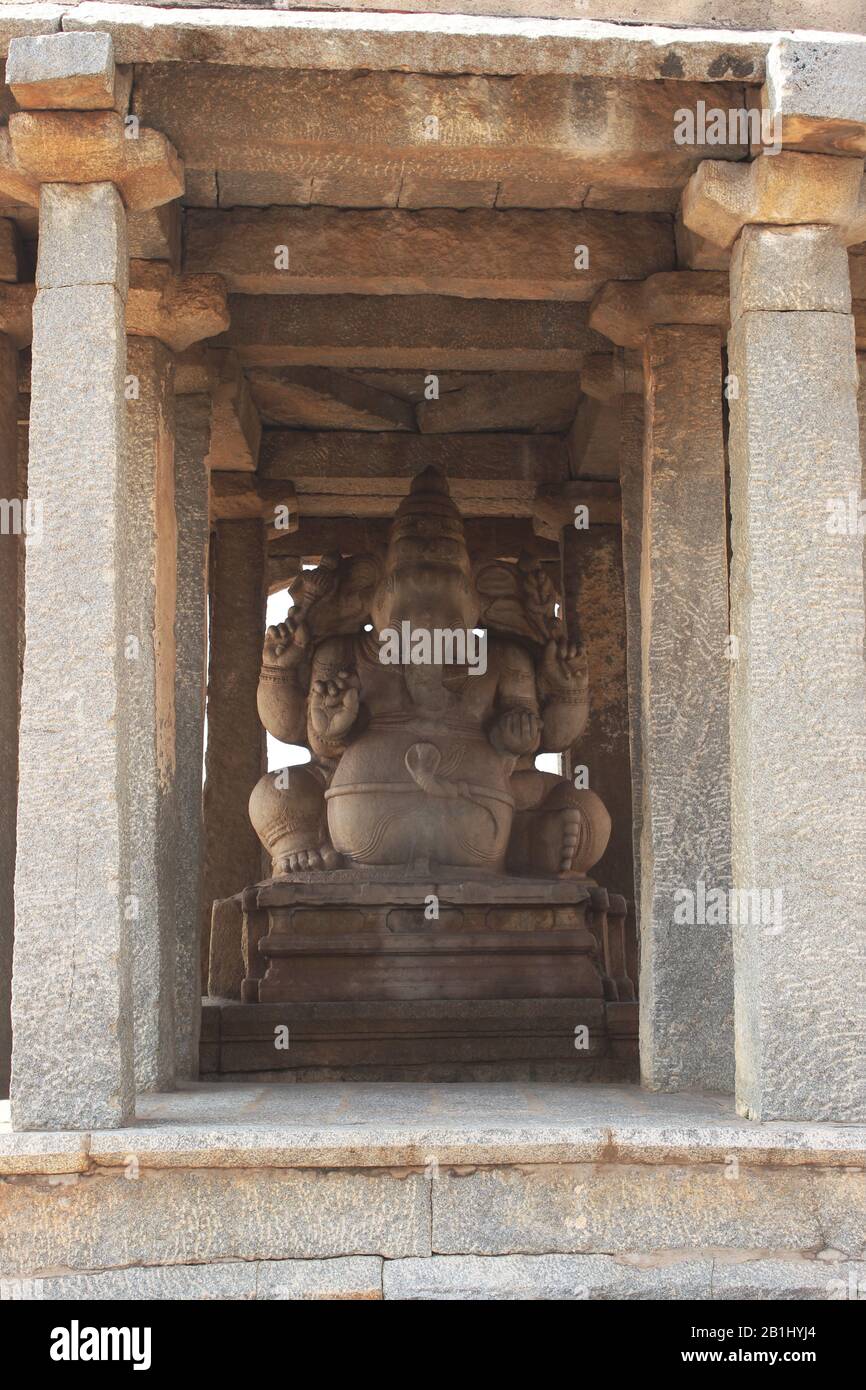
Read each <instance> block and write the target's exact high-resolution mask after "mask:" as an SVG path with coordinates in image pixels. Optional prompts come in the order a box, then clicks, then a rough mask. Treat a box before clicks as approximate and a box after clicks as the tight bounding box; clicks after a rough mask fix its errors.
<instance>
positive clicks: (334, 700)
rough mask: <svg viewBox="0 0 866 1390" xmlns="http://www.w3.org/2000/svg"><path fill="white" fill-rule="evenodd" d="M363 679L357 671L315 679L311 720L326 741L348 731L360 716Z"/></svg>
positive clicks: (341, 672) (321, 737) (311, 698)
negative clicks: (325, 678)
mask: <svg viewBox="0 0 866 1390" xmlns="http://www.w3.org/2000/svg"><path fill="white" fill-rule="evenodd" d="M360 700H361V695H360V681H359V680H358V677H357V675H356V674H355V672H354V671H338V672H337V675H336V676H334V677H332V678H331V679H329V680H316V681H313V685H312V689H311V691H310V723H311V724H312V726H313V729H314V730H315V732H316V733H317V734H318V736H319V738H320V739H322V740H323V741H325V742H332V741H333V740H335V739H340V738H342V737H343V735H344V734H346V733H348V731H349V729H351V727H352V725H353V724H354V722H355V720H356V719H357V717H358V708H359V706H360Z"/></svg>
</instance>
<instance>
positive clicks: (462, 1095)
mask: <svg viewBox="0 0 866 1390" xmlns="http://www.w3.org/2000/svg"><path fill="white" fill-rule="evenodd" d="M864 1148H866V1128H864V1127H856V1126H840V1125H833V1124H825V1123H794V1122H790V1121H777V1122H774V1123H769V1124H763V1125H762V1124H758V1123H756V1122H755V1121H750V1120H743V1119H740V1118H739V1117H738V1116H737V1115H736V1114H735V1113H734V1111H733V1106H732V1102H731V1100H730V1098H728V1097H718V1096H705V1095H703V1096H702V1095H677V1096H670V1095H660V1094H655V1093H650V1092H644V1091H641V1090H639V1089H638V1088H637V1087H633V1086H568V1085H535V1084H522V1085H504V1084H503V1085H495V1084H494V1085H474V1084H461V1085H414V1084H413V1085H398V1084H391V1085H367V1084H358V1085H352V1086H349V1085H346V1086H342V1085H339V1084H336V1085H335V1084H334V1083H333V1082H329V1083H327V1084H324V1085H308V1086H292V1085H289V1086H287V1085H279V1084H276V1085H275V1084H271V1085H268V1086H252V1085H240V1084H232V1083H218V1084H208V1083H200V1084H198V1085H196V1086H193V1087H191V1088H189V1089H186V1090H182V1091H178V1092H175V1093H172V1094H162V1095H148V1096H142V1097H140V1098H139V1102H138V1118H137V1120H136V1121H135V1123H134V1124H132V1125H130V1126H129V1127H127V1128H125V1129H121V1130H112V1131H95V1132H93V1133H89V1134H71V1133H12V1132H10V1131H9V1129H8V1125H7V1126H4V1125H3V1124H2V1121H0V1174H2V1176H0V1297H2V1298H4V1299H36V1298H46V1299H68V1298H73V1299H79V1300H89V1299H105V1298H107V1299H118V1300H121V1299H142V1298H144V1299H187V1300H200V1299H223V1300H236V1299H265V1300H279V1299H322V1298H327V1299H336V1298H359V1299H380V1298H383V1297H384V1298H386V1299H404V1300H405V1299H443V1300H450V1299H463V1300H466V1299H477V1300H500V1299H568V1300H597V1299H677V1300H687V1299H701V1300H728V1299H738V1298H744V1299H750V1300H751V1299H803V1298H806V1299H832V1300H850V1299H863V1297H864V1295H866V1261H864V1255H866V1249H864V1246H866V1227H864V1201H863V1196H864V1191H866V1155H864Z"/></svg>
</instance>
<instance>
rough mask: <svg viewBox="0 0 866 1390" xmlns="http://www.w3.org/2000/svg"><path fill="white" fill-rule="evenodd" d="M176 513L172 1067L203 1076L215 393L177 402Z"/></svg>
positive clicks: (192, 1077) (184, 1074) (193, 1076)
mask: <svg viewBox="0 0 866 1390" xmlns="http://www.w3.org/2000/svg"><path fill="white" fill-rule="evenodd" d="M175 414H176V435H175V512H176V516H177V536H178V549H177V616H176V622H175V635H176V641H177V680H176V698H175V707H176V719H177V725H176V740H177V779H176V784H175V793H176V799H177V855H176V860H177V880H176V894H175V902H176V911H175V952H176V954H175V980H174V986H175V1005H174V1015H175V1017H174V1025H175V1067H176V1072H177V1076H178V1077H179V1078H180V1077H184V1078H186V1079H188V1080H195V1079H196V1078H197V1077H198V1046H199V1029H200V1022H201V995H202V985H201V964H200V960H201V951H200V945H199V936H200V932H201V912H202V907H201V904H202V845H203V838H204V837H203V820H202V767H203V754H204V712H205V691H206V682H207V563H208V541H209V522H208V470H207V468H206V466H205V458H206V457H207V452H208V448H209V444H210V414H211V402H210V396H207V395H205V394H203V393H201V394H198V393H196V394H191V395H185V396H178V398H177V400H176V402H175Z"/></svg>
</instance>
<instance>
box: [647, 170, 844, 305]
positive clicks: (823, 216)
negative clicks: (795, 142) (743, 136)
mask: <svg viewBox="0 0 866 1390" xmlns="http://www.w3.org/2000/svg"><path fill="white" fill-rule="evenodd" d="M682 217H683V222H684V223H685V225H686V227H688V228H689V229H690V230H691V231H692V232H695V233H696V234H697V235H698V236H701V237H704V238H705V239H706V240H707V241H710V242H713V243H714V244H715V245H716V246H726V247H727V246H733V244H734V242H735V241H736V239H737V237H738V236H739V234H740V232H741V230H742V228H743V227H744V226H746V225H747V224H749V223H758V224H761V225H762V226H775V227H787V226H823V227H828V226H829V227H837V228H838V229H839V237H840V240H841V241H842V242H843V243H844V244H845V245H847V246H853V245H855V244H856V243H857V242H860V241H864V240H866V187H864V179H863V161H862V159H840V158H834V157H828V156H827V155H820V154H800V153H798V152H796V151H793V150H782V151H781V152H780V153H778V154H767V153H764V154H762V155H760V156H759V157H758V158H757V159H754V160H753V161H752V162H751V164H728V163H725V162H724V161H723V160H720V159H705V160H704V161H703V163H702V164H699V165H698V168H697V170H696V171H695V173H694V174H693V175H692V177H691V178H690V179H689V181H688V183H687V184H686V187H685V189H684V191H683V201H682ZM652 278H653V279H659V278H660V277H658V276H653V277H652Z"/></svg>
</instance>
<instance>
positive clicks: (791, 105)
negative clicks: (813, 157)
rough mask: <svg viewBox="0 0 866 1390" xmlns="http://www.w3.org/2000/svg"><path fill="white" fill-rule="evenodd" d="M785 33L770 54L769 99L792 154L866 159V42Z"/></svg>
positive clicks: (767, 102)
mask: <svg viewBox="0 0 866 1390" xmlns="http://www.w3.org/2000/svg"><path fill="white" fill-rule="evenodd" d="M855 35H857V28H856V26H852V32H851V34H850V35H845V37H844V38H840V39H838V40H837V41H835V42H833V41H828V40H827V39H826V38H823V37H822V38H821V39H818V38H817V37H811V38H807V37H806V36H805V35H804V34H797V35H792V34H780V35H779V36H778V37H777V38H775V39H774V40H773V42H772V44H771V45H770V51H769V53H768V54H767V76H766V81H765V84H764V91H763V100H764V105H765V107H766V109H767V110H768V111H769V113H770V115H771V116H773V117H774V118H777V119H778V120H780V121H781V127H782V140H783V143H784V144H785V146H786V147H787V148H789V149H791V148H793V149H800V150H817V151H823V152H830V153H841V154H866V39H864V38H862V37H860V36H859V35H857V36H855Z"/></svg>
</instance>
